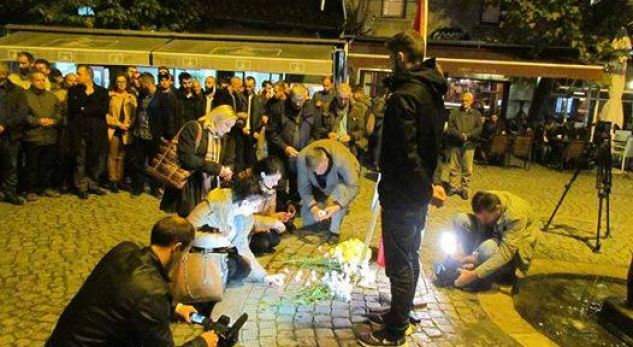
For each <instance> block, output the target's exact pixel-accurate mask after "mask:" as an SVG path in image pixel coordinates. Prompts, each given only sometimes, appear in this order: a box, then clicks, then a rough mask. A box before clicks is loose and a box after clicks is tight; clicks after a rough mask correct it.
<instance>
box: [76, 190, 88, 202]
mask: <svg viewBox="0 0 633 347" xmlns="http://www.w3.org/2000/svg"><path fill="white" fill-rule="evenodd" d="M77 196H78V197H79V199H81V200H88V192H77Z"/></svg>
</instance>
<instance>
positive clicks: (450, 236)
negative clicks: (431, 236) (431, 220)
mask: <svg viewBox="0 0 633 347" xmlns="http://www.w3.org/2000/svg"><path fill="white" fill-rule="evenodd" d="M440 247H441V248H442V251H444V253H446V254H455V252H456V251H457V237H456V236H455V234H454V233H452V232H445V233H443V234H442V235H440Z"/></svg>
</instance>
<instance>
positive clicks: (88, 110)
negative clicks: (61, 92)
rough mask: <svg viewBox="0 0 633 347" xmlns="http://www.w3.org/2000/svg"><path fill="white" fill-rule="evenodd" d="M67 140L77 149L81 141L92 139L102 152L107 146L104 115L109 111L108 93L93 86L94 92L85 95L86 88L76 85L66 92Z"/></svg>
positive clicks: (106, 125) (106, 128)
mask: <svg viewBox="0 0 633 347" xmlns="http://www.w3.org/2000/svg"><path fill="white" fill-rule="evenodd" d="M67 102H68V127H67V129H68V138H69V140H70V143H71V146H72V147H73V148H77V146H78V145H79V143H81V139H83V138H84V137H85V138H88V137H90V138H92V139H93V141H94V142H93V143H98V144H100V145H101V146H102V148H100V149H97V148H92V149H89V150H104V149H105V148H106V147H107V145H108V124H107V123H106V114H107V113H108V111H109V109H110V96H109V95H108V91H107V90H106V89H105V88H103V87H101V86H98V85H96V84H95V85H94V92H93V93H92V94H91V95H86V86H84V85H81V84H79V85H76V86H74V87H72V88H70V89H69V90H68V101H67Z"/></svg>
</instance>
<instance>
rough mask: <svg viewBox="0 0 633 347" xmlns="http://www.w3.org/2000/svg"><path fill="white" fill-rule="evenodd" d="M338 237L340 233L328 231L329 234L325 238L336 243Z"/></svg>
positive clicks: (328, 241)
mask: <svg viewBox="0 0 633 347" xmlns="http://www.w3.org/2000/svg"><path fill="white" fill-rule="evenodd" d="M339 239H340V235H339V234H335V233H333V232H330V235H329V236H328V238H327V243H333V244H338V242H339Z"/></svg>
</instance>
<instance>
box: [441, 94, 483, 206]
mask: <svg viewBox="0 0 633 347" xmlns="http://www.w3.org/2000/svg"><path fill="white" fill-rule="evenodd" d="M474 99H475V98H474V96H473V94H471V93H464V94H463V95H462V106H461V107H460V108H458V109H454V110H453V111H452V112H451V114H450V116H449V118H448V129H447V130H446V132H447V135H448V137H447V139H446V140H447V141H446V142H447V144H448V147H449V149H448V151H449V157H450V165H449V170H450V171H449V184H450V189H449V190H448V192H447V193H448V195H453V194H458V195H460V196H461V197H462V199H464V200H468V188H469V186H470V180H471V178H472V176H473V158H474V156H475V146H476V144H477V142H479V137H480V136H481V131H482V130H483V118H482V116H481V113H479V111H477V110H476V109H474V108H473V107H472V105H473V101H474Z"/></svg>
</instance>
